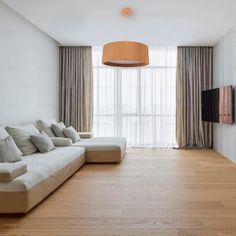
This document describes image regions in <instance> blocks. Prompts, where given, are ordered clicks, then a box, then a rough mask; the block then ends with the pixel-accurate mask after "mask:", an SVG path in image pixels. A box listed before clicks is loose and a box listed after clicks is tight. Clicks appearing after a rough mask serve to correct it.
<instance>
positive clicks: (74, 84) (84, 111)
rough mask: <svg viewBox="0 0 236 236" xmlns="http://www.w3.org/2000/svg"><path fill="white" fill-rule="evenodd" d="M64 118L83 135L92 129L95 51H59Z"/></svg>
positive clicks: (80, 48)
mask: <svg viewBox="0 0 236 236" xmlns="http://www.w3.org/2000/svg"><path fill="white" fill-rule="evenodd" d="M59 58H60V62H59V63H60V119H61V120H62V121H63V122H64V123H65V125H66V126H69V125H72V126H73V127H75V129H77V130H78V131H80V132H89V131H91V130H92V122H93V76H92V48H91V47H79V46H78V47H77V46H75V47H67V46H63V47H60V48H59Z"/></svg>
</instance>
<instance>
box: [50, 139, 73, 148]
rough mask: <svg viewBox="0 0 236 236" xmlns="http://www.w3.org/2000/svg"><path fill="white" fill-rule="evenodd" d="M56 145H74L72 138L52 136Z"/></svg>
mask: <svg viewBox="0 0 236 236" xmlns="http://www.w3.org/2000/svg"><path fill="white" fill-rule="evenodd" d="M50 138H51V140H52V142H53V144H54V146H56V147H68V146H71V145H72V141H71V139H70V138H61V137H50Z"/></svg>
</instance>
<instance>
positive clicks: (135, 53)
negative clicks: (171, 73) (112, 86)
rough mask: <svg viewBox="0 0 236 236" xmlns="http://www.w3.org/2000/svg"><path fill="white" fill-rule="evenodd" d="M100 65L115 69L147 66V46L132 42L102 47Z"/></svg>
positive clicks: (112, 43) (108, 44)
mask: <svg viewBox="0 0 236 236" xmlns="http://www.w3.org/2000/svg"><path fill="white" fill-rule="evenodd" d="M102 63H103V64H104V65H107V66H116V67H140V66H146V65H148V64H149V56H148V46H147V45H145V44H143V43H139V42H133V41H117V42H111V43H107V44H105V45H104V46H103V55H102Z"/></svg>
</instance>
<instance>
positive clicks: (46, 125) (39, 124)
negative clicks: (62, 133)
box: [36, 120, 56, 137]
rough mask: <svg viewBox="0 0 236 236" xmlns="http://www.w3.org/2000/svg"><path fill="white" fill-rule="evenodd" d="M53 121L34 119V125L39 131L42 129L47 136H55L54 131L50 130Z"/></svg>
mask: <svg viewBox="0 0 236 236" xmlns="http://www.w3.org/2000/svg"><path fill="white" fill-rule="evenodd" d="M53 123H54V121H52V122H49V121H44V120H38V121H36V125H37V128H38V129H39V131H43V132H44V133H46V134H47V135H48V136H49V137H56V135H55V134H54V132H53V130H52V124H53ZM55 123H56V122H55Z"/></svg>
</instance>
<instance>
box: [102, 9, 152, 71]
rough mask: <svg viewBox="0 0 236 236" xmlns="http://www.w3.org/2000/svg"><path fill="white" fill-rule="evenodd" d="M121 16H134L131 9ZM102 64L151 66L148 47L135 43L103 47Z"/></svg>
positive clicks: (124, 11)
mask: <svg viewBox="0 0 236 236" xmlns="http://www.w3.org/2000/svg"><path fill="white" fill-rule="evenodd" d="M121 15H122V16H124V17H129V16H131V15H132V10H131V9H130V8H123V9H122V10H121ZM102 64H104V65H107V66H115V67H140V66H146V65H148V64H149V56H148V46H147V45H145V44H143V43H140V42H135V41H115V42H110V43H107V44H105V45H104V46H103V55H102Z"/></svg>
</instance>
